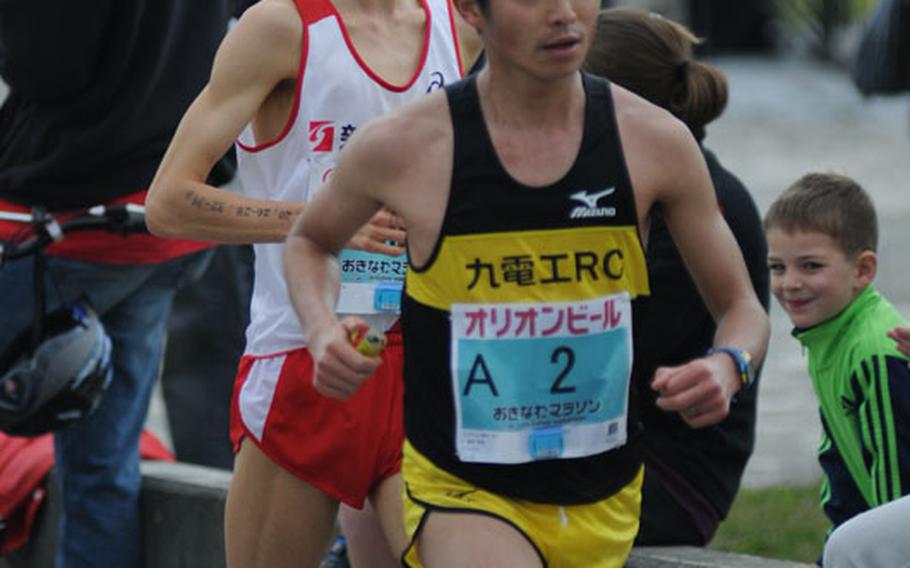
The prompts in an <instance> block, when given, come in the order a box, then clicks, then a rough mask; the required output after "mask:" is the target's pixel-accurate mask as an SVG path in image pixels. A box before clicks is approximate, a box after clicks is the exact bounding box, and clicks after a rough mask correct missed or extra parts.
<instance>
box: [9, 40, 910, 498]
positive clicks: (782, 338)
mask: <svg viewBox="0 0 910 568" xmlns="http://www.w3.org/2000/svg"><path fill="white" fill-rule="evenodd" d="M711 62H712V63H714V64H715V65H717V66H718V67H720V68H721V69H722V70H723V71H724V72H725V73H726V74H727V77H728V80H729V83H730V103H729V106H728V108H727V111H726V112H725V114H724V115H723V116H722V117H721V118H720V119H718V120H717V121H716V122H715V123H714V124H712V125H711V126H710V127H709V129H708V137H707V139H706V145H707V146H708V147H709V148H711V149H712V150H714V151H715V153H716V154H717V155H718V157H719V158H720V160H721V162H722V163H723V164H724V165H725V166H726V167H727V168H728V169H730V170H731V171H732V172H734V173H735V174H737V175H738V176H739V177H740V178H741V179H742V180H743V182H744V183H745V184H746V186H747V187H748V188H749V189H750V190H751V191H752V193H753V196H754V197H755V201H756V203H757V204H758V206H759V209H760V210H761V211H762V212H764V211H765V210H766V209H767V207H768V205H769V204H770V203H771V202H772V201H773V200H774V198H775V197H776V196H777V195H778V194H779V193H780V192H781V191H783V190H784V189H785V188H786V187H787V186H788V185H789V184H790V183H792V182H793V181H794V180H796V179H797V178H798V177H799V176H800V175H802V174H803V173H805V172H808V171H813V170H815V171H836V172H840V173H844V174H847V175H850V176H852V177H854V178H855V179H857V180H858V181H859V182H860V183H861V184H863V186H864V187H865V188H866V189H867V191H868V192H869V193H870V194H871V195H872V198H873V199H874V201H875V204H876V207H877V209H878V214H879V223H880V233H881V237H880V247H879V277H878V279H877V285H878V287H879V290H881V291H882V292H883V293H884V294H885V295H886V296H887V297H888V298H890V299H891V301H892V302H893V303H894V304H895V305H896V306H897V307H898V308H899V309H900V310H901V311H902V312H903V313H904V314H907V315H910V282H907V281H906V278H907V276H908V274H907V267H908V266H910V248H908V246H907V245H908V244H910V223H908V222H906V221H905V219H907V218H910V216H908V213H910V198H908V194H910V96H904V97H884V98H872V99H863V98H862V97H860V95H859V94H858V93H857V92H856V91H855V90H854V88H853V86H852V84H851V83H850V80H849V77H848V76H847V75H846V73H845V72H844V71H843V70H842V69H839V68H837V67H834V66H830V65H826V64H823V63H819V62H817V61H812V60H809V59H806V58H800V57H788V58H783V57H782V58H771V57H738V56H737V57H724V58H717V59H713V60H712V61H711ZM4 96H5V88H4V86H3V85H2V84H0V100H2V99H3V98H4ZM771 320H772V338H771V345H770V348H769V351H768V356H767V359H766V362H765V369H764V373H763V376H762V384H761V385H760V391H759V414H758V423H757V442H756V448H755V453H754V454H753V456H752V459H751V460H750V462H749V465H748V467H747V468H746V472H745V475H744V480H743V483H744V485H745V486H747V487H759V486H767V485H799V484H811V483H814V482H816V481H817V480H818V479H819V476H820V475H821V472H820V469H819V467H818V465H817V463H816V461H815V454H816V447H817V444H818V439H819V432H820V425H819V419H818V412H817V406H816V403H815V397H814V395H813V393H812V387H811V385H810V383H809V378H808V375H807V372H806V359H805V357H804V356H803V354H802V353H801V350H800V348H799V345H798V344H797V342H796V340H795V339H793V338H792V337H791V336H790V334H789V332H790V325H789V322H788V320H787V318H786V316H785V314H783V313H782V311H781V310H780V309H779V308H778V307H777V306H776V305H775V306H773V307H772V311H771ZM148 425H149V427H150V429H152V430H153V431H155V432H156V433H158V434H159V435H161V436H162V438H163V439H165V440H168V439H169V437H168V432H167V426H166V424H165V420H164V408H163V405H162V404H161V400H160V397H157V396H156V398H155V401H154V402H153V405H152V409H151V411H150V415H149V423H148Z"/></svg>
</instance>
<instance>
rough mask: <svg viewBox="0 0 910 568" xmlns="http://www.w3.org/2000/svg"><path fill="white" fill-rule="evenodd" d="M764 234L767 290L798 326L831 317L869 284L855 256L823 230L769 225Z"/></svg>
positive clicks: (809, 324)
mask: <svg viewBox="0 0 910 568" xmlns="http://www.w3.org/2000/svg"><path fill="white" fill-rule="evenodd" d="M767 236H768V269H769V270H770V271H771V291H772V292H773V293H774V297H775V298H777V301H778V302H780V305H781V307H782V308H783V309H784V311H786V312H787V315H789V316H790V320H791V321H792V322H793V325H794V326H796V327H798V328H807V327H812V326H813V325H817V324H819V323H822V322H824V321H826V320H829V319H831V318H832V317H834V316H836V315H837V314H839V313H840V312H841V311H842V310H843V309H844V308H846V307H847V304H849V303H850V302H851V301H852V300H853V299H854V298H855V297H856V296H857V295H858V294H859V293H860V292H861V291H862V289H863V288H864V287H865V286H866V284H868V283H869V280H867V279H865V278H864V277H863V271H862V270H861V267H860V263H859V261H858V259H851V258H848V257H847V256H846V255H845V254H844V252H843V251H842V250H841V247H840V246H839V245H838V243H837V241H835V240H834V239H833V238H832V237H830V236H828V235H826V234H824V233H819V232H815V231H794V232H792V233H791V232H787V231H784V230H783V229H781V228H778V227H772V228H771V229H769V230H768V235H767Z"/></svg>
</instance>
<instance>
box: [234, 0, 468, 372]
mask: <svg viewBox="0 0 910 568" xmlns="http://www.w3.org/2000/svg"><path fill="white" fill-rule="evenodd" d="M295 3H296V4H297V9H298V11H299V12H300V16H301V19H302V20H303V24H304V27H305V34H304V37H305V39H304V44H303V56H302V58H301V62H300V69H299V71H298V76H297V88H298V93H297V97H296V101H295V103H294V105H295V112H293V113H292V115H291V118H290V120H289V121H288V124H287V125H286V127H285V129H284V131H283V132H282V134H281V135H279V137H278V138H277V139H276V140H274V141H266V142H260V143H259V144H257V142H256V140H255V139H254V137H253V133H252V128H251V126H250V125H247V127H246V128H245V129H244V131H243V132H242V133H241V135H240V137H239V138H238V140H237V145H236V146H237V160H238V175H239V177H240V181H241V184H242V188H243V192H244V193H245V194H247V195H249V196H250V197H254V198H262V199H274V200H282V201H308V200H310V199H312V198H313V197H314V196H315V192H316V191H317V190H319V189H320V188H321V187H322V185H323V182H324V181H325V180H326V179H327V178H328V176H329V175H330V174H331V171H332V168H333V166H334V164H335V159H336V157H337V154H338V152H339V151H340V150H341V148H342V147H344V144H345V141H346V140H347V139H348V137H349V136H350V135H351V134H352V133H353V132H354V130H355V129H356V128H357V127H358V126H360V125H362V124H363V123H364V122H366V121H368V120H369V119H371V118H374V117H376V116H379V115H382V114H384V113H386V112H387V111H389V110H391V109H394V108H397V107H399V106H401V105H403V104H404V103H406V102H408V101H410V100H413V99H415V98H416V97H419V96H420V95H423V94H424V93H427V92H430V91H432V90H434V89H438V88H441V87H442V86H443V85H446V84H449V83H453V82H455V81H457V80H459V79H460V78H461V75H462V73H461V69H460V64H459V60H458V47H457V43H456V39H455V33H454V22H453V19H452V13H451V9H452V8H451V7H450V6H449V3H448V0H420V3H421V4H422V6H423V8H424V11H425V12H426V15H427V18H426V22H427V25H426V30H427V31H426V35H425V39H424V52H423V58H422V60H421V64H420V65H419V66H418V68H417V71H416V73H415V74H414V76H413V77H412V79H411V81H409V82H408V83H407V84H406V85H391V84H389V83H388V82H386V81H384V80H382V79H381V78H380V77H379V76H378V75H376V74H375V73H374V72H373V71H372V70H370V69H369V67H368V66H367V65H366V63H365V62H364V61H363V60H362V59H361V58H360V56H359V54H358V53H357V51H356V49H355V48H354V45H353V43H351V41H350V38H349V37H348V35H347V30H346V29H345V26H344V23H343V22H342V21H341V18H340V16H339V14H338V12H337V11H336V10H335V9H334V7H333V6H332V5H331V3H330V2H329V1H328V0H296V2H295ZM250 213H251V214H256V212H250ZM254 250H255V281H254V285H253V298H252V304H251V308H250V314H251V321H250V325H249V327H248V328H247V331H246V342H247V344H246V354H247V355H271V354H275V353H281V352H285V351H289V350H292V349H297V348H300V347H302V346H303V345H304V339H303V333H302V331H301V328H300V323H299V321H298V320H297V316H296V314H295V312H294V309H293V307H292V306H291V301H290V298H289V296H288V292H287V283H286V281H285V277H284V260H283V257H284V244H282V243H275V244H256V245H254ZM340 264H341V268H342V291H341V297H340V299H339V304H338V311H339V313H349V314H350V313H356V314H358V315H361V316H363V317H364V319H366V320H367V321H368V322H369V323H370V325H373V326H376V327H379V328H381V329H387V328H388V327H389V326H390V325H391V324H392V323H394V321H395V320H396V319H397V317H398V316H397V312H396V311H395V309H394V307H392V306H391V305H380V304H382V303H383V302H385V301H386V300H389V299H390V298H393V297H394V299H395V302H397V297H395V295H394V290H395V287H396V286H397V285H400V283H401V282H402V281H403V279H404V271H405V267H406V263H405V260H404V257H401V258H393V257H389V256H385V255H373V254H368V253H363V252H360V251H345V252H343V253H342V256H341V258H340ZM388 294H391V295H388Z"/></svg>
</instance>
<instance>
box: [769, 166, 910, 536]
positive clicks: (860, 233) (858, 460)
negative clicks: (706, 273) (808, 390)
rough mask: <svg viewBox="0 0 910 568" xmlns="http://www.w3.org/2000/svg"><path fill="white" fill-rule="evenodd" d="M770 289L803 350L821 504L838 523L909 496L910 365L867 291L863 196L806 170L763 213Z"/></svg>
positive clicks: (871, 239)
mask: <svg viewBox="0 0 910 568" xmlns="http://www.w3.org/2000/svg"><path fill="white" fill-rule="evenodd" d="M764 225H765V231H766V232H767V237H768V268H769V269H770V271H771V291H772V292H773V294H774V296H775V297H776V298H777V300H778V301H779V302H780V305H781V307H783V309H784V310H785V311H786V312H787V315H789V316H790V320H791V321H792V322H793V324H794V326H795V329H794V331H793V335H794V336H795V337H796V338H797V339H798V340H799V342H800V343H801V344H802V345H803V347H804V348H805V349H806V351H807V352H808V354H809V374H810V375H811V377H812V385H813V387H814V388H815V393H816V396H817V397H818V401H819V406H820V409H821V419H822V426H823V433H822V441H821V444H820V446H819V455H818V459H819V462H820V464H821V466H822V469H823V471H824V474H825V478H824V481H823V486H822V495H821V502H822V507H823V509H824V511H825V514H826V515H827V516H828V518H829V519H830V520H831V522H832V524H833V525H834V526H835V527H836V526H838V525H840V524H841V523H843V522H844V521H846V520H848V519H850V518H851V517H853V516H855V515H858V514H859V513H862V512H863V511H866V510H868V509H871V508H873V507H877V506H879V505H882V504H884V503H887V502H889V501H892V500H894V499H896V498H898V497H900V496H901V495H904V494H906V493H908V492H910V371H908V367H907V357H906V356H905V355H903V354H901V353H900V352H899V351H898V350H897V348H896V347H895V345H894V342H893V341H892V340H890V339H889V338H888V337H887V335H886V334H887V332H888V331H889V330H891V329H893V328H894V327H896V326H905V325H906V320H905V319H904V318H903V317H902V316H901V315H900V314H899V313H898V312H897V311H896V310H895V309H894V307H893V306H892V305H891V304H890V303H889V302H888V301H887V300H885V298H883V297H882V296H881V295H880V294H879V293H878V292H877V291H876V289H875V286H874V285H873V283H872V282H873V280H874V278H875V274H876V268H877V263H878V260H877V256H876V247H877V241H878V223H877V220H876V214H875V209H874V206H873V204H872V201H871V199H870V198H869V196H868V195H867V194H866V192H865V191H864V190H863V189H862V187H860V186H859V184H857V183H856V182H855V181H853V180H852V179H850V178H848V177H845V176H841V175H836V174H818V173H813V174H807V175H805V176H803V177H802V178H800V179H799V180H797V181H796V183H794V184H793V185H792V186H791V187H790V188H789V189H787V190H786V191H785V192H784V193H783V194H782V195H781V196H780V197H779V198H778V199H777V200H776V201H775V202H774V203H773V204H772V205H771V207H770V208H769V210H768V213H767V215H766V216H765V221H764Z"/></svg>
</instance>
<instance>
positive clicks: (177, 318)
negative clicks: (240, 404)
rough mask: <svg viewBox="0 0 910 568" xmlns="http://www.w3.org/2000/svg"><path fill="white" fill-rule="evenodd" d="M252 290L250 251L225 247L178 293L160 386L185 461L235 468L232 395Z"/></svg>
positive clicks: (244, 247) (173, 435) (178, 451)
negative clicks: (232, 439) (230, 430)
mask: <svg viewBox="0 0 910 568" xmlns="http://www.w3.org/2000/svg"><path fill="white" fill-rule="evenodd" d="M251 288H252V249H251V248H250V247H249V246H248V245H242V246H240V245H221V246H218V247H217V248H215V249H214V250H213V256H212V259H211V261H210V263H209V265H208V266H207V267H206V269H205V272H204V274H202V275H201V277H199V278H198V279H195V280H194V281H192V282H189V283H188V284H187V285H186V286H184V287H183V288H182V289H181V290H180V291H179V292H178V293H177V296H176V297H175V298H174V307H173V309H172V310H171V316H170V319H169V320H168V325H167V346H166V348H165V353H164V362H163V364H162V369H161V386H162V394H163V395H164V401H165V408H166V409H167V416H168V425H169V426H170V433H171V439H172V441H173V444H174V453H175V454H176V456H177V459H178V460H180V461H185V462H189V463H195V464H199V465H207V466H210V467H218V468H222V469H231V468H232V467H233V464H234V452H233V449H232V447H231V441H230V437H229V434H228V431H229V425H228V422H229V415H230V404H231V392H232V388H233V378H234V375H235V373H236V370H237V361H238V360H239V359H240V356H241V354H242V353H243V346H244V341H245V338H244V332H245V330H246V327H247V324H248V323H249V306H250V290H251ZM200 353H205V357H200V356H199V354H200Z"/></svg>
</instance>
